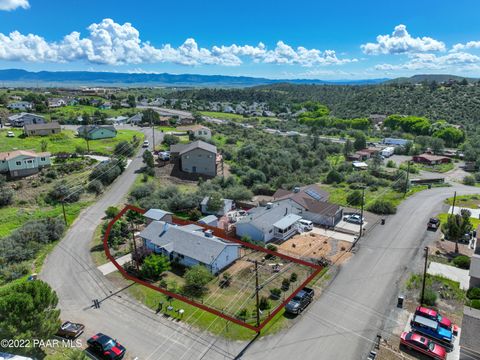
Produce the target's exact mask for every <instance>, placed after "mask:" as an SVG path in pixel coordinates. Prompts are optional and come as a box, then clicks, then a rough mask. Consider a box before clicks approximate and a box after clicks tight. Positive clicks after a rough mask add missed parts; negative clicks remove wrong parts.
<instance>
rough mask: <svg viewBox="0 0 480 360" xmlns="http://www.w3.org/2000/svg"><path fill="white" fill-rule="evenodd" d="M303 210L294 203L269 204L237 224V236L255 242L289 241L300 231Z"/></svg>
mask: <svg viewBox="0 0 480 360" xmlns="http://www.w3.org/2000/svg"><path fill="white" fill-rule="evenodd" d="M301 212H302V210H301V209H300V208H299V207H298V206H294V205H293V204H292V203H283V202H276V203H269V204H267V206H260V207H256V208H253V209H250V210H249V211H248V213H247V215H246V216H244V217H243V218H241V219H239V220H238V221H237V223H236V234H237V236H239V237H244V236H248V237H249V238H250V239H252V240H254V241H261V242H264V243H267V242H269V241H271V240H274V239H275V240H287V239H289V238H290V237H291V236H293V235H295V234H296V233H297V231H298V226H297V223H298V221H299V220H300V219H302V216H301V215H300V214H301Z"/></svg>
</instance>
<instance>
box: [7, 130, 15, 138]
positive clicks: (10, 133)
mask: <svg viewBox="0 0 480 360" xmlns="http://www.w3.org/2000/svg"><path fill="white" fill-rule="evenodd" d="M7 137H15V134H14V133H13V131H7Z"/></svg>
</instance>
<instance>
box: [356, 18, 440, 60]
mask: <svg viewBox="0 0 480 360" xmlns="http://www.w3.org/2000/svg"><path fill="white" fill-rule="evenodd" d="M361 49H362V51H363V52H364V53H365V54H369V55H379V54H404V53H416V52H429V51H445V44H444V43H443V42H441V41H438V40H435V39H432V38H431V37H428V36H424V37H421V38H420V37H416V38H414V37H412V36H411V35H410V34H409V33H408V31H407V27H406V26H405V25H402V24H400V25H397V26H395V30H394V31H393V33H392V35H388V34H387V35H378V36H377V42H375V43H367V44H363V45H361Z"/></svg>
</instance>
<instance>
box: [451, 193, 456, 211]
mask: <svg viewBox="0 0 480 360" xmlns="http://www.w3.org/2000/svg"><path fill="white" fill-rule="evenodd" d="M456 201H457V192H456V191H455V192H454V193H453V205H452V215H454V212H455V203H456Z"/></svg>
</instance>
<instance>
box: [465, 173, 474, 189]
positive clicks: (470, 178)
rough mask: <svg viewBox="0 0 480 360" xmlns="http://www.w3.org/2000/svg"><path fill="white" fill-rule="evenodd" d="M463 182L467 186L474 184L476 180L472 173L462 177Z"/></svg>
mask: <svg viewBox="0 0 480 360" xmlns="http://www.w3.org/2000/svg"><path fill="white" fill-rule="evenodd" d="M463 183H464V184H465V185H468V186H475V184H476V180H475V176H473V175H467V176H465V177H464V178H463Z"/></svg>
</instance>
